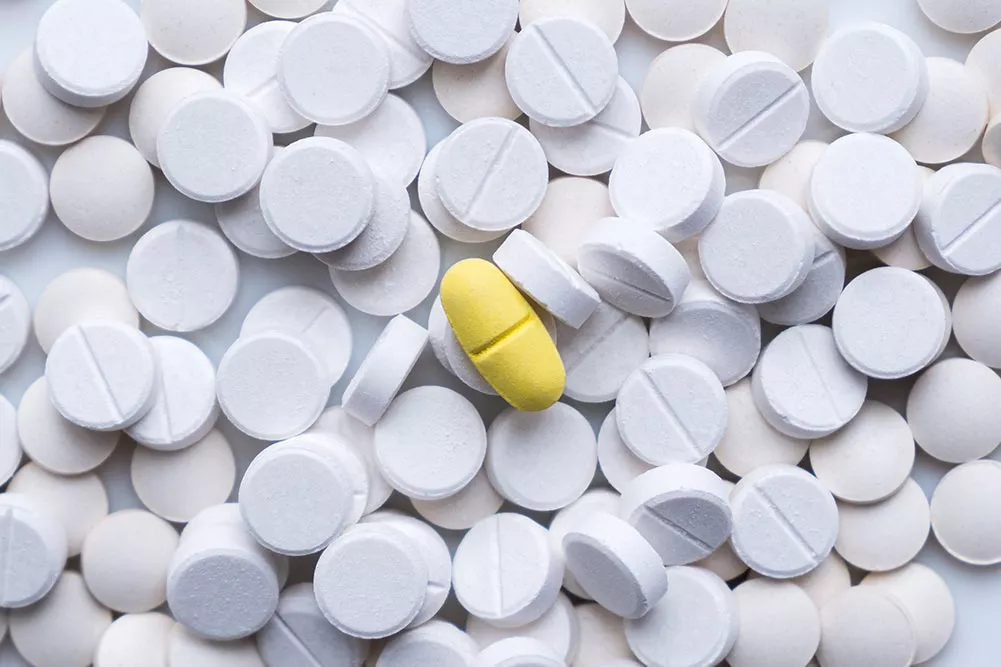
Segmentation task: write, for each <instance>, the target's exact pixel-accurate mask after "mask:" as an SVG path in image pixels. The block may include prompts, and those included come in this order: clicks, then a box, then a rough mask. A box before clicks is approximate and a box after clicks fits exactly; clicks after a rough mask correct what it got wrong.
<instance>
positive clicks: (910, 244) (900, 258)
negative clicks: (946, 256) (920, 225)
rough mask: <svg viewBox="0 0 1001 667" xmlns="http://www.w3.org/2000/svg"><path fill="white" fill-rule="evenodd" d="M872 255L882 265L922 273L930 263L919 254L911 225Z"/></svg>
mask: <svg viewBox="0 0 1001 667" xmlns="http://www.w3.org/2000/svg"><path fill="white" fill-rule="evenodd" d="M918 169H919V170H925V169H927V170H928V172H929V175H931V174H932V173H934V172H932V171H931V170H930V169H928V168H927V167H918ZM872 254H873V255H875V256H876V258H877V259H878V260H879V261H881V262H883V264H886V265H887V266H896V267H898V268H901V269H909V270H911V271H922V270H924V269H927V268H928V267H929V266H931V262H929V261H928V258H927V257H925V254H924V253H923V252H921V247H920V246H919V245H918V239H917V236H916V235H915V233H914V225H913V224H912V225H911V226H910V227H908V228H907V230H906V231H905V232H904V233H903V234H901V235H900V237H898V238H897V240H896V241H894V242H893V243H891V244H890V245H885V246H883V247H881V248H873V249H872Z"/></svg>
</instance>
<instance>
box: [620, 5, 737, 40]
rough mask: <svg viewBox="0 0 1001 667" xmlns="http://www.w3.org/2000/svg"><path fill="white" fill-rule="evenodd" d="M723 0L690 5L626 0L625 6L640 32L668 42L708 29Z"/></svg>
mask: <svg viewBox="0 0 1001 667" xmlns="http://www.w3.org/2000/svg"><path fill="white" fill-rule="evenodd" d="M726 4H727V3H726V0H709V1H708V2H704V3H699V4H697V5H693V4H691V3H688V2H683V1H680V0H668V2H657V1H655V0H626V9H628V10H629V16H631V17H632V19H633V21H635V22H636V25H638V26H639V27H640V29H642V30H643V32H645V33H647V34H649V35H651V36H653V37H656V38H657V39H661V40H664V41H667V42H687V41H690V40H693V39H695V38H696V37H700V36H702V35H704V34H705V33H707V32H709V30H710V28H712V27H713V26H714V25H716V23H717V22H718V21H719V20H720V18H722V16H723V10H725V9H726Z"/></svg>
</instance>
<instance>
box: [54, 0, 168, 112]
mask: <svg viewBox="0 0 1001 667" xmlns="http://www.w3.org/2000/svg"><path fill="white" fill-rule="evenodd" d="M148 51H149V45H148V44H147V43H146V33H145V32H144V30H143V24H142V22H140V20H139V17H138V16H136V13H135V12H134V11H133V10H132V8H131V7H130V6H128V5H127V4H125V3H124V2H121V1H120V0H58V2H54V3H52V4H51V5H49V8H48V9H47V10H46V11H45V13H44V14H42V18H41V19H40V20H39V22H38V30H37V32H36V33H35V72H36V73H37V74H38V76H39V80H40V81H41V82H42V85H44V86H45V88H46V89H47V90H48V91H49V92H50V93H52V94H53V95H55V96H56V97H58V98H59V99H61V100H62V101H63V102H66V103H67V104H72V105H74V106H78V107H84V108H95V107H103V106H107V105H109V104H111V103H113V102H117V101H118V100H120V99H122V98H123V97H125V96H126V95H128V93H129V92H130V91H131V90H132V87H133V86H135V85H136V82H137V81H138V80H139V76H140V75H141V74H142V71H143V68H144V67H145V66H146V55H147V52H148Z"/></svg>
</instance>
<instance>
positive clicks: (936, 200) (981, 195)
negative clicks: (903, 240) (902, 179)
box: [914, 162, 1001, 276]
mask: <svg viewBox="0 0 1001 667" xmlns="http://www.w3.org/2000/svg"><path fill="white" fill-rule="evenodd" d="M999 202H1001V170H999V169H998V168H997V167H992V166H990V165H986V164H973V163H967V162H964V163H958V164H953V165H949V166H947V167H943V168H942V169H940V170H939V171H938V172H936V173H935V175H934V176H931V177H929V178H928V180H927V183H926V186H925V196H924V201H923V202H922V203H921V210H920V211H919V212H918V216H917V218H915V220H914V235H915V237H917V240H918V246H919V247H920V249H921V252H922V253H924V255H925V256H926V257H927V258H928V259H929V261H931V263H932V264H934V265H936V266H938V267H939V268H941V269H945V270H946V271H951V272H952V273H962V274H965V275H976V276H979V275H987V274H988V273H993V272H995V271H997V270H998V268H1001V255H999V253H997V252H995V250H994V247H995V243H996V241H995V239H996V238H997V237H998V236H997V235H998V234H999V233H1001V224H999V221H1001V218H999V217H998V208H999V207H998V204H999Z"/></svg>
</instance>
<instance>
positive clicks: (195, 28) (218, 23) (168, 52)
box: [139, 0, 247, 66]
mask: <svg viewBox="0 0 1001 667" xmlns="http://www.w3.org/2000/svg"><path fill="white" fill-rule="evenodd" d="M139 16H140V18H142V23H143V27H145V28H146V36H147V37H148V38H149V44H150V46H152V47H153V48H154V49H156V51H157V52H158V53H159V54H160V55H161V56H163V57H164V58H166V59H167V60H169V61H171V62H175V63H177V64H178V65H188V66H194V65H207V64H209V63H212V62H215V61H216V60H219V59H220V58H222V57H223V56H225V55H226V53H227V52H228V51H229V50H230V49H231V48H232V47H233V44H235V43H236V40H237V39H238V38H239V37H240V35H241V34H242V33H243V30H244V28H246V26H247V5H246V3H244V2H241V1H240V0H222V1H221V2H213V3H211V4H205V3H203V2H200V0H180V1H178V0H150V1H148V2H143V4H142V8H141V11H140V12H139Z"/></svg>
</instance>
